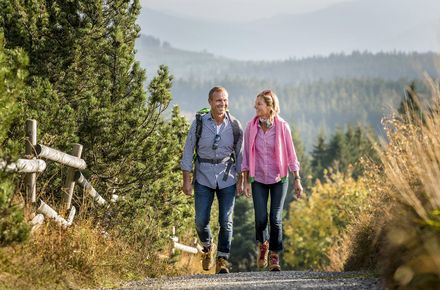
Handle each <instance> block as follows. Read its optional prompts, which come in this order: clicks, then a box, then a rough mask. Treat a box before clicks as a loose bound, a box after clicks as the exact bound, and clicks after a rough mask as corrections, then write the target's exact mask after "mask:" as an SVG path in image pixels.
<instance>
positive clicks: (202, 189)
mask: <svg viewBox="0 0 440 290" xmlns="http://www.w3.org/2000/svg"><path fill="white" fill-rule="evenodd" d="M235 188H236V185H235V184H234V185H231V186H229V187H226V188H223V189H219V188H218V187H217V188H216V189H212V188H210V187H207V186H204V185H201V184H200V183H198V182H197V181H196V182H195V183H194V204H195V209H196V229H197V234H198V235H199V239H200V241H201V242H202V244H203V246H205V247H208V246H210V245H211V242H212V235H211V228H210V226H209V221H210V217H211V206H212V202H213V201H214V194H215V193H216V194H217V200H218V207H219V209H218V211H219V214H218V222H219V224H220V232H219V235H218V248H217V256H218V257H225V258H229V253H230V251H231V241H232V215H233V211H234V204H235Z"/></svg>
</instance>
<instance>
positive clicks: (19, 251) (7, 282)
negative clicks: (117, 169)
mask: <svg viewBox="0 0 440 290" xmlns="http://www.w3.org/2000/svg"><path fill="white" fill-rule="evenodd" d="M28 212H29V210H28ZM147 241H148V238H147V237H146V238H145V244H144V246H142V247H133V246H132V245H131V244H130V243H128V242H127V241H126V240H125V239H124V238H121V237H119V236H118V234H117V233H115V232H112V231H109V232H104V231H103V229H102V227H101V226H99V225H97V224H96V223H94V222H93V221H92V219H85V218H81V217H78V218H76V219H75V223H74V224H73V225H72V226H71V227H69V228H67V229H62V228H60V227H58V226H57V225H55V224H54V223H51V222H47V223H45V224H44V225H43V226H41V227H40V228H39V229H38V230H37V231H36V232H34V233H33V234H32V236H31V238H30V239H29V240H28V241H27V242H25V243H21V244H17V245H14V246H9V247H2V248H0V289H84V288H98V287H117V286H122V285H124V283H126V282H128V281H133V280H142V279H144V278H145V277H158V276H162V275H170V276H172V275H178V274H180V273H182V272H184V270H183V269H180V270H179V268H180V267H179V266H181V267H183V266H184V265H175V264H173V263H170V262H169V259H168V249H163V250H162V251H160V252H158V251H157V249H154V248H151V247H149V245H148V242H147Z"/></svg>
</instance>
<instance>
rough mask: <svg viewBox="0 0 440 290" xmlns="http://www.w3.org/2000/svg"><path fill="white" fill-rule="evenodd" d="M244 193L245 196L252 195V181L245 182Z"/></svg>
mask: <svg viewBox="0 0 440 290" xmlns="http://www.w3.org/2000/svg"><path fill="white" fill-rule="evenodd" d="M243 193H244V196H246V197H251V195H252V190H251V183H250V182H248V181H245V182H244V191H243Z"/></svg>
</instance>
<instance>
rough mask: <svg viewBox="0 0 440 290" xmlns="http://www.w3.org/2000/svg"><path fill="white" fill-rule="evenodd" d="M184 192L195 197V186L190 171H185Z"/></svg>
mask: <svg viewBox="0 0 440 290" xmlns="http://www.w3.org/2000/svg"><path fill="white" fill-rule="evenodd" d="M182 191H183V193H185V194H186V195H188V196H192V195H193V185H192V182H191V173H190V172H188V171H183V185H182Z"/></svg>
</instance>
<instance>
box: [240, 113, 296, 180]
mask: <svg viewBox="0 0 440 290" xmlns="http://www.w3.org/2000/svg"><path fill="white" fill-rule="evenodd" d="M257 122H258V121H257V118H256V117H255V118H254V119H253V120H251V121H250V122H249V123H248V126H247V128H246V131H245V134H244V135H245V138H244V139H245V140H244V142H245V145H244V150H243V162H242V166H241V169H242V171H249V174H250V178H254V180H256V181H258V182H260V183H264V184H273V183H277V182H279V181H280V180H281V179H282V178H286V177H287V168H288V169H289V170H290V171H291V172H292V171H299V162H298V159H297V157H296V152H295V147H294V145H293V142H292V139H291V138H292V137H291V133H290V128H289V125H288V124H287V123H286V122H285V121H284V120H282V119H281V118H279V117H277V118H275V122H274V125H273V126H272V127H271V128H269V129H268V130H267V131H266V133H264V132H263V129H262V128H261V127H260V126H259V125H258V126H257ZM253 124H254V125H253ZM252 126H255V127H254V128H255V129H254V132H255V130H256V132H255V133H254V135H253V134H252V133H251V131H252V130H253V129H252ZM276 126H280V128H277V127H276ZM281 127H284V128H281ZM283 129H284V130H283ZM282 131H284V132H285V135H283V137H284V138H281V137H280V136H282V134H280V132H282ZM277 132H278V134H280V136H279V137H278V138H281V140H279V141H278V142H277ZM252 135H253V136H255V139H254V140H255V141H254V142H252V137H251V136H252ZM252 143H253V146H252V145H251V144H252ZM281 143H282V144H281ZM277 144H280V145H279V146H281V147H280V148H279V150H276V146H277ZM284 144H285V145H284ZM252 147H253V148H254V150H252ZM283 148H284V149H283ZM249 158H254V162H250V161H251V160H249ZM251 164H254V170H252V168H250V167H252V165H251ZM281 164H284V166H285V167H283V166H282V165H281ZM253 171H255V172H254V175H252V173H253Z"/></svg>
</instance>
